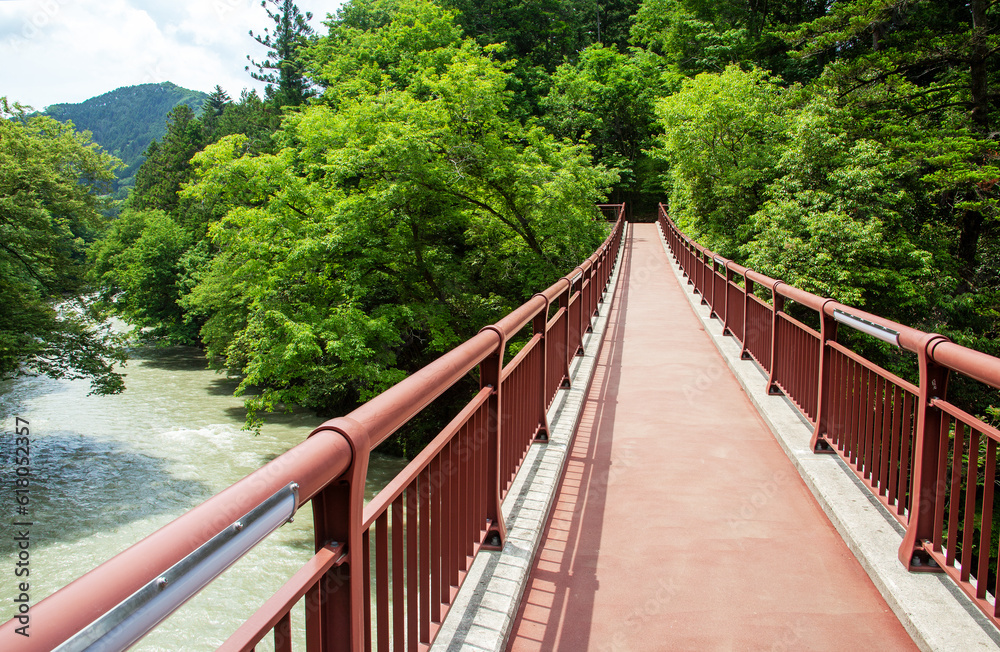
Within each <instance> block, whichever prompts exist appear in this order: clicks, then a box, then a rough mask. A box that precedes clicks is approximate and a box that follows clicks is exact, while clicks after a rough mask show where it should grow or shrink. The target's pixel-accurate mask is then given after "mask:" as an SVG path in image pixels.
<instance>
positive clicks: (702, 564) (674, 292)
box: [508, 224, 916, 652]
mask: <svg viewBox="0 0 1000 652" xmlns="http://www.w3.org/2000/svg"><path fill="white" fill-rule="evenodd" d="M667 265H668V261H667V257H666V254H665V253H664V251H663V248H662V246H661V244H660V240H659V237H658V235H657V232H656V226H655V225H652V224H636V225H634V226H633V231H632V234H631V237H630V238H629V239H628V240H627V247H626V255H625V257H624V258H623V268H622V273H621V274H620V277H619V288H618V291H617V293H616V296H615V300H614V303H613V306H612V313H611V316H610V321H609V323H608V330H607V338H606V340H605V342H604V345H603V347H602V349H601V352H600V356H599V359H598V367H597V371H596V373H595V376H594V381H593V385H592V387H591V391H590V393H589V395H588V397H587V401H586V404H585V406H584V412H583V417H582V421H581V423H580V427H579V429H578V432H577V435H576V439H575V441H574V443H573V446H572V451H571V453H570V456H569V458H568V460H567V465H566V471H565V475H564V477H563V480H562V484H561V486H560V489H559V493H558V496H557V501H558V502H557V503H556V505H555V506H554V508H553V514H552V517H551V519H550V521H549V524H548V526H547V528H546V531H545V534H544V539H543V543H544V547H543V548H542V549H541V550H540V552H539V554H538V557H537V558H536V559H535V563H534V567H533V568H532V573H531V580H530V583H529V585H528V588H527V590H526V592H525V599H524V600H523V602H522V605H521V611H520V613H519V614H518V618H517V621H516V622H515V624H514V631H513V633H512V635H511V639H510V643H509V644H508V648H509V649H511V650H518V651H521V650H565V651H572V652H577V651H581V650H602V651H604V650H608V651H612V650H614V651H617V650H622V651H624V650H879V651H880V652H881V651H885V650H913V649H916V647H915V645H914V644H913V642H912V641H911V640H910V638H909V636H908V635H907V634H906V632H905V631H904V630H903V627H902V626H901V625H900V623H899V621H898V620H897V619H896V618H895V616H894V615H893V614H892V612H891V611H890V610H889V608H888V606H887V605H886V603H885V601H884V600H883V599H882V597H881V596H880V595H879V593H878V591H877V590H876V589H875V587H874V586H873V585H872V583H871V581H870V580H869V578H868V576H867V575H866V574H865V572H864V571H863V570H862V568H861V566H860V565H859V564H858V562H857V560H856V559H855V558H854V556H853V555H852V554H851V552H850V551H849V550H848V549H847V547H846V546H845V544H844V542H843V540H842V539H841V538H840V536H839V535H838V534H837V532H836V530H835V529H834V528H833V526H832V525H831V524H830V521H829V520H828V519H827V517H826V516H825V514H824V513H823V511H822V510H821V509H820V507H819V506H818V505H817V503H816V501H815V500H814V499H813V497H812V494H811V493H810V492H809V490H808V489H807V488H806V486H805V484H804V483H803V482H802V480H801V479H800V477H799V475H798V473H797V472H796V471H795V469H794V467H793V466H792V464H791V463H790V462H789V460H788V458H787V457H786V456H785V454H784V452H783V451H782V449H781V447H780V446H779V445H778V443H777V442H776V441H775V439H774V437H773V435H772V434H771V432H770V431H769V430H768V429H767V427H766V426H765V425H764V423H763V422H762V421H761V419H760V417H759V416H758V415H757V413H756V411H755V410H754V408H753V406H752V405H751V404H750V402H749V400H748V399H747V397H746V395H745V394H744V393H743V391H742V389H741V387H740V385H739V384H738V383H737V381H736V380H735V378H733V376H732V375H731V373H730V372H729V370H728V368H727V367H726V364H725V362H724V361H723V359H722V358H721V357H720V355H719V353H718V352H717V351H716V349H715V347H714V346H713V345H712V343H711V341H710V340H709V338H708V336H707V335H706V334H705V333H704V331H703V329H702V327H701V324H700V322H699V321H698V319H697V318H696V317H695V315H694V314H693V313H692V311H691V308H690V306H689V304H688V302H687V300H686V299H685V297H684V295H683V294H682V290H681V288H680V286H679V285H678V283H677V281H676V280H675V277H674V275H673V274H672V273H671V272H670V270H669V269H667Z"/></svg>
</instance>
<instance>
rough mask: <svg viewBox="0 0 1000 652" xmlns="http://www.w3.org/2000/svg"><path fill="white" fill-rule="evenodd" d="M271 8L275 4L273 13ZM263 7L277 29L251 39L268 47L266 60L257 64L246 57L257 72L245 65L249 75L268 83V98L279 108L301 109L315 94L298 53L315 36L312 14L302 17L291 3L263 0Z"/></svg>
mask: <svg viewBox="0 0 1000 652" xmlns="http://www.w3.org/2000/svg"><path fill="white" fill-rule="evenodd" d="M268 5H272V6H273V7H274V9H273V10H272V9H271V8H270V7H269V6H268ZM260 6H261V7H263V8H264V11H266V12H267V16H268V18H270V19H271V20H272V21H274V29H273V31H272V30H269V29H267V28H265V29H264V32H263V34H261V33H257V34H254V32H253V30H250V36H251V37H253V39H254V40H255V41H257V42H258V43H260V44H261V45H263V46H264V47H266V48H267V50H268V51H267V57H268V58H267V59H265V60H264V61H262V62H260V63H258V62H256V61H254V60H253V59H251V58H250V55H247V61H249V62H250V63H251V65H252V66H253V67H254V68H256V69H257V70H256V71H254V70H251V66H246V70H247V71H248V72H249V73H250V76H251V77H253V78H254V79H256V80H257V81H262V82H265V83H266V84H267V99H268V101H269V102H272V103H273V104H274V105H276V106H299V105H300V104H303V103H304V102H305V101H306V99H308V98H309V97H311V96H313V95H314V94H315V93H314V91H313V90H312V89H311V88H310V83H309V80H308V79H306V77H305V73H304V69H305V67H304V66H303V64H302V62H301V61H300V59H299V50H301V49H302V48H303V47H305V46H306V45H308V44H309V43H310V41H311V40H312V37H313V34H314V32H313V29H312V27H310V26H309V21H310V20H312V12H308V11H307V12H306V13H305V14H302V13H301V12H299V8H298V7H297V6H296V5H295V3H294V2H292V0H281V1H280V2H279V1H278V0H262V1H261V3H260Z"/></svg>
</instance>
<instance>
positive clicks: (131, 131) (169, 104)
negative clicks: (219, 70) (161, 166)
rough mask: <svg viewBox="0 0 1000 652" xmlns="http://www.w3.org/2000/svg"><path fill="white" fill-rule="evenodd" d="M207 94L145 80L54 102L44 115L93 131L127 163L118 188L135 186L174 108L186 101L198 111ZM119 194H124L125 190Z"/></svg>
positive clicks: (103, 145)
mask: <svg viewBox="0 0 1000 652" xmlns="http://www.w3.org/2000/svg"><path fill="white" fill-rule="evenodd" d="M207 97H208V95H207V94H206V93H202V92H201V91H192V90H188V89H186V88H181V87H180V86H176V85H174V84H171V83H170V82H162V83H159V84H141V85H139V86H123V87H122V88H118V89H115V90H113V91H111V92H109V93H104V94H103V95H98V96H97V97H92V98H90V99H89V100H86V101H84V102H80V103H79V104H53V105H51V106H49V107H46V109H45V111H44V115H46V116H48V117H50V118H53V119H55V120H58V121H60V122H65V121H67V120H70V121H72V122H73V126H75V127H76V128H77V129H78V130H80V131H89V132H90V133H91V134H92V135H93V140H94V142H96V143H97V144H99V145H100V146H101V147H103V148H104V149H105V150H106V151H108V152H109V153H111V154H112V155H113V156H115V157H117V158H119V159H121V161H122V163H124V166H125V167H123V168H122V169H121V170H119V171H118V173H117V181H116V185H115V188H116V190H117V189H123V188H130V187H132V185H133V183H134V181H135V179H134V177H135V172H136V170H138V169H139V166H140V165H142V161H143V153H144V152H145V151H146V148H147V147H149V144H150V143H152V142H153V141H155V140H159V139H160V138H163V134H164V133H165V132H166V122H167V114H168V113H169V112H170V110H171V109H173V108H174V107H175V106H178V105H181V104H183V105H185V106H187V107H189V108H190V109H191V110H192V111H193V112H194V113H196V114H197V113H198V112H199V111H200V110H201V107H202V105H203V104H204V103H205V100H206V98H207ZM118 195H119V196H120V197H124V196H125V193H124V192H121V193H118Z"/></svg>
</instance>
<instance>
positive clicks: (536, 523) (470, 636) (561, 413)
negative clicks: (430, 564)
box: [431, 225, 630, 652]
mask: <svg viewBox="0 0 1000 652" xmlns="http://www.w3.org/2000/svg"><path fill="white" fill-rule="evenodd" d="M629 229H630V227H629V225H626V232H625V234H624V236H623V237H622V244H621V248H620V249H619V254H618V255H619V258H618V264H617V265H616V266H615V271H614V274H612V276H611V280H610V281H609V283H608V288H609V289H608V291H607V292H606V293H605V295H604V302H603V303H602V304H601V306H600V315H599V316H598V317H597V319H596V320H594V322H593V333H590V334H588V335H586V336H585V337H584V340H583V348H584V351H585V353H584V355H583V356H579V357H576V358H575V359H574V360H573V363H572V364H571V365H570V378H571V384H572V388H571V389H568V390H559V393H558V394H557V396H556V398H555V400H554V401H553V403H552V407H551V408H550V409H549V412H548V419H549V428H550V429H551V432H550V436H549V442H548V443H547V444H535V445H533V446H532V447H531V448H530V449H529V450H528V453H527V455H526V456H525V459H524V462H523V463H522V465H521V469H520V470H519V471H518V473H517V475H516V476H515V478H514V482H513V484H512V485H511V488H510V491H509V492H508V493H507V497H506V498H505V499H504V502H503V506H502V509H503V517H504V523H505V524H506V526H507V541H506V542H505V543H504V547H503V550H501V551H498V552H492V551H481V552H480V553H479V554H478V555H476V558H475V560H474V561H473V562H472V567H471V568H470V569H469V573H468V574H467V575H466V577H465V581H464V582H463V583H462V587H461V589H459V591H458V595H457V596H456V597H455V602H454V603H453V604H452V606H451V608H450V609H449V610H448V615H447V616H445V619H444V622H443V623H442V624H441V629H440V630H439V631H438V635H437V637H436V638H435V639H434V643H433V645H431V650H432V651H433V652H444V651H445V650H448V651H453V650H473V651H490V652H501V651H502V650H503V649H504V647H505V646H506V644H507V637H508V636H509V635H510V631H511V627H512V625H513V623H514V618H516V616H517V610H518V607H519V606H520V604H521V597H522V595H523V594H524V589H525V587H526V586H527V585H528V579H529V575H530V572H531V565H532V562H533V561H534V557H535V551H536V550H537V549H538V545H539V542H540V541H541V537H542V533H543V532H544V531H545V525H546V523H548V520H549V512H550V511H551V508H552V505H553V503H554V501H555V494H556V489H557V488H558V486H559V481H560V479H561V478H562V473H563V467H564V466H565V464H566V456H567V452H568V450H569V444H570V443H571V441H572V439H573V435H574V433H575V432H576V427H577V424H578V423H579V420H580V414H581V412H582V410H583V402H584V400H585V398H586V396H587V392H588V390H589V389H590V382H591V379H592V378H593V375H594V365H595V363H596V361H597V354H598V351H599V350H600V348H601V343H602V342H603V341H604V331H605V327H606V326H607V322H608V316H609V314H610V313H611V310H610V308H611V300H612V298H613V296H614V292H615V289H616V287H617V284H618V275H619V272H620V271H621V267H622V263H623V261H624V257H625V255H626V254H625V253H624V252H625V247H626V243H627V239H628V234H629Z"/></svg>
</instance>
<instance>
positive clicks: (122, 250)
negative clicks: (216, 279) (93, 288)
mask: <svg viewBox="0 0 1000 652" xmlns="http://www.w3.org/2000/svg"><path fill="white" fill-rule="evenodd" d="M190 245H191V235H190V234H189V233H187V232H186V231H185V230H184V229H183V227H181V226H180V225H179V224H177V222H175V221H174V220H173V219H172V218H171V217H170V216H168V215H167V214H166V213H164V212H163V211H161V210H126V211H125V212H123V213H122V214H121V215H120V216H119V218H118V219H117V220H116V221H115V222H114V223H113V224H112V225H111V226H110V227H109V229H108V230H107V231H106V232H105V233H104V235H103V236H102V238H101V240H100V241H99V242H98V243H96V245H95V246H94V247H92V248H91V251H90V255H91V257H92V259H93V261H94V266H93V274H94V276H95V279H96V280H97V282H98V283H99V284H100V286H101V288H102V293H101V299H102V301H104V302H105V306H104V307H108V305H110V306H113V308H114V311H115V313H116V314H118V315H120V316H121V317H122V318H123V319H125V321H127V322H128V323H129V324H131V325H133V327H135V328H136V329H143V328H148V329H151V330H150V331H149V332H147V333H146V336H147V337H160V336H170V337H171V339H173V340H174V341H178V342H183V343H194V342H195V341H196V340H195V337H196V335H197V333H196V332H192V330H195V329H192V328H191V326H190V324H186V323H185V321H186V320H185V318H184V315H183V312H182V311H181V308H180V306H179V305H178V303H177V299H178V296H179V294H180V290H181V287H180V286H179V283H180V280H181V276H182V272H183V268H182V264H181V259H182V257H183V255H184V253H185V252H186V251H187V250H188V247H189V246H190Z"/></svg>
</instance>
